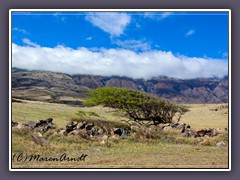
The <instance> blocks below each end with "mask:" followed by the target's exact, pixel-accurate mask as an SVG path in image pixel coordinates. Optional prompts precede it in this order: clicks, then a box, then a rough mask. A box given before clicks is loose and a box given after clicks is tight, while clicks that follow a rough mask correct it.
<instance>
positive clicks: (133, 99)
mask: <svg viewBox="0 0 240 180" xmlns="http://www.w3.org/2000/svg"><path fill="white" fill-rule="evenodd" d="M88 94H89V98H88V99H87V100H86V101H85V104H87V105H103V106H106V107H111V108H117V109H119V110H121V111H122V112H123V113H124V114H125V116H127V117H128V118H130V119H131V120H134V121H136V122H139V123H143V122H149V123H151V122H152V123H153V124H155V125H157V124H160V123H171V122H172V120H173V117H174V116H175V115H176V114H178V121H179V120H180V118H181V116H182V115H183V114H184V113H185V112H187V111H188V109H187V108H185V107H184V106H180V105H175V104H172V103H170V102H169V101H167V100H164V99H161V98H159V97H156V96H152V95H150V94H147V93H143V92H139V91H134V90H129V89H124V88H113V87H104V88H97V89H95V90H89V91H88Z"/></svg>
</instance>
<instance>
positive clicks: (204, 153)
mask: <svg viewBox="0 0 240 180" xmlns="http://www.w3.org/2000/svg"><path fill="white" fill-rule="evenodd" d="M25 102H26V103H13V106H12V120H13V121H17V122H24V123H25V122H28V121H35V120H38V119H45V118H48V117H52V118H53V119H54V123H56V124H57V127H58V128H60V127H65V125H66V123H67V122H68V121H69V120H70V119H71V118H74V117H76V118H77V117H78V116H77V115H76V114H75V113H76V112H77V111H79V110H81V111H86V112H89V111H93V112H95V113H97V114H99V115H100V117H101V118H102V119H104V120H110V121H113V120H119V119H120V117H119V116H117V115H116V114H115V113H114V112H113V111H112V110H111V109H109V108H103V107H101V106H98V107H89V108H87V107H84V108H82V107H73V106H67V105H62V104H53V103H42V102H34V101H25ZM188 106H189V108H190V111H189V112H187V113H186V114H185V115H184V116H183V118H182V120H181V122H186V123H187V124H190V125H191V127H192V128H193V129H197V128H208V127H214V128H225V127H228V115H227V114H225V113H226V112H225V110H219V111H214V110H212V109H216V108H217V107H219V106H221V105H219V104H218V105H216V104H208V105H203V104H197V105H195V104H193V105H192V104H191V105H188ZM121 119H122V118H121ZM100 141H101V140H100ZM100 141H86V140H84V139H81V138H76V137H74V136H71V137H64V136H63V137H61V136H60V137H53V138H52V139H51V143H50V145H49V146H47V147H41V146H39V145H36V144H35V143H34V142H32V141H31V139H30V137H29V135H28V134H27V133H25V134H24V132H19V131H18V130H16V129H13V139H12V154H13V155H14V154H15V153H21V152H24V153H27V154H28V155H31V154H40V155H42V156H47V157H50V156H60V155H61V154H62V153H66V154H67V155H68V156H70V157H75V156H78V155H80V154H82V153H84V154H88V157H87V158H86V161H84V162H16V161H15V162H13V168H227V167H228V147H217V146H206V145H200V144H199V145H195V144H174V143H168V142H164V141H161V140H152V141H144V140H143V141H133V140H131V139H125V140H120V141H116V142H114V143H111V146H110V147H109V146H106V144H105V145H103V144H101V143H100Z"/></svg>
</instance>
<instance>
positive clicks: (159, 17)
mask: <svg viewBox="0 0 240 180" xmlns="http://www.w3.org/2000/svg"><path fill="white" fill-rule="evenodd" d="M172 14H173V13H172V12H163V13H157V12H145V13H144V14H143V16H144V17H145V18H149V19H153V20H163V19H166V18H168V17H169V16H171V15H172Z"/></svg>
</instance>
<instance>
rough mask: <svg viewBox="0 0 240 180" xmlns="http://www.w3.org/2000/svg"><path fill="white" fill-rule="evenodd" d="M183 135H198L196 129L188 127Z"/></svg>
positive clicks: (193, 136) (192, 136)
mask: <svg viewBox="0 0 240 180" xmlns="http://www.w3.org/2000/svg"><path fill="white" fill-rule="evenodd" d="M182 136H183V137H191V138H195V137H196V136H197V134H196V131H194V130H191V129H186V130H185V132H184V133H183V134H182Z"/></svg>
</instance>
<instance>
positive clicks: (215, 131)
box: [211, 128, 218, 137]
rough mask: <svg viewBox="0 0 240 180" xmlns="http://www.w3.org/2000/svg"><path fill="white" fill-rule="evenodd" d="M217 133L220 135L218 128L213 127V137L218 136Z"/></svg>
mask: <svg viewBox="0 0 240 180" xmlns="http://www.w3.org/2000/svg"><path fill="white" fill-rule="evenodd" d="M217 135H218V130H217V129H214V128H213V129H212V131H211V137H213V136H217Z"/></svg>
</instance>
